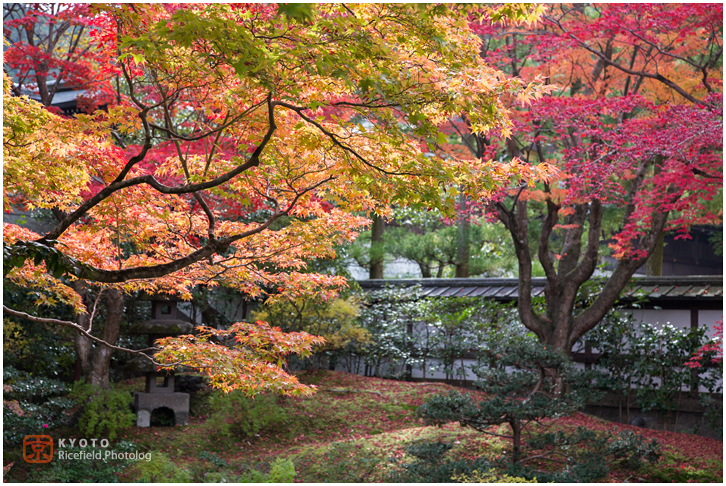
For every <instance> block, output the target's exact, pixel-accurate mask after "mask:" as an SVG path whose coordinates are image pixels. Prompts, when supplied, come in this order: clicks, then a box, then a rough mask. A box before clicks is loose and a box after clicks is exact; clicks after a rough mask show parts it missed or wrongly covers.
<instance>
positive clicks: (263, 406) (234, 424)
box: [206, 391, 288, 438]
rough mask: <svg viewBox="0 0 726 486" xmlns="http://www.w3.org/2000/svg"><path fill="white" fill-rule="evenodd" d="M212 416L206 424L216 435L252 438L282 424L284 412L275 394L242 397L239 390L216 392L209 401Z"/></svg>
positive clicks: (285, 417) (285, 415) (285, 413)
mask: <svg viewBox="0 0 726 486" xmlns="http://www.w3.org/2000/svg"><path fill="white" fill-rule="evenodd" d="M210 408H211V410H212V414H211V415H210V417H209V418H208V419H207V422H206V425H207V427H209V429H210V430H211V431H212V432H213V433H216V434H218V435H221V436H224V437H227V438H230V437H232V436H233V435H236V436H242V437H252V436H254V435H255V434H257V433H259V432H260V431H261V430H263V429H264V428H266V427H269V426H272V425H275V424H280V423H283V422H284V421H285V420H286V419H287V418H288V416H287V412H285V410H284V409H283V408H281V407H279V406H278V405H277V397H276V396H274V395H257V396H256V397H254V398H250V397H248V396H245V395H244V393H242V392H241V391H233V392H230V393H219V394H216V395H213V396H212V397H211V398H210Z"/></svg>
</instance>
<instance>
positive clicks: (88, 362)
mask: <svg viewBox="0 0 726 486" xmlns="http://www.w3.org/2000/svg"><path fill="white" fill-rule="evenodd" d="M74 289H75V290H76V292H78V294H79V295H81V297H82V298H83V300H84V303H85V304H86V307H87V308H88V309H91V308H93V303H92V302H90V299H89V292H88V288H87V287H86V285H85V282H83V281H78V282H76V284H74ZM104 302H105V304H106V319H105V321H104V324H103V332H102V335H101V336H100V338H101V339H103V340H104V341H105V342H107V343H108V344H116V341H117V340H118V337H119V333H120V331H121V321H122V318H123V313H124V297H123V292H121V291H120V290H118V289H107V290H105V291H104ZM78 324H79V325H80V326H82V327H83V329H85V330H87V331H88V330H89V329H90V331H91V334H93V335H94V336H98V334H97V329H98V328H95V329H94V327H93V324H94V323H92V322H91V315H90V314H88V313H84V314H81V315H80V316H78ZM73 344H74V345H73V347H74V349H75V351H76V355H77V359H78V364H77V368H76V376H75V378H76V379H80V378H81V377H83V378H85V380H86V383H88V384H90V385H93V386H97V387H101V388H108V387H109V384H110V381H109V372H110V367H111V354H112V352H113V351H112V350H111V349H109V348H108V347H106V346H102V345H93V344H92V342H91V340H90V339H88V338H87V337H86V336H83V335H81V334H80V333H76V336H75V340H74V343H73Z"/></svg>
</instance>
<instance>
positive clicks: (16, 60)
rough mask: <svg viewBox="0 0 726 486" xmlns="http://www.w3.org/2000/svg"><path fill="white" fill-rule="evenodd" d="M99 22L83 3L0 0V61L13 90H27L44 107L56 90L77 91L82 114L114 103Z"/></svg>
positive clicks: (112, 74)
mask: <svg viewBox="0 0 726 486" xmlns="http://www.w3.org/2000/svg"><path fill="white" fill-rule="evenodd" d="M100 21H101V19H100V18H99V17H97V16H96V15H94V14H93V13H92V12H91V9H90V6H89V5H88V4H82V3H75V4H58V3H34V4H25V3H9V4H4V5H3V35H4V38H5V40H6V41H7V42H8V48H7V49H6V50H5V52H4V56H3V62H4V64H5V66H6V67H7V68H8V69H9V71H10V72H12V73H13V81H14V83H13V91H14V93H15V94H16V95H18V96H19V95H20V94H21V93H22V92H23V91H24V90H28V91H30V92H32V93H34V94H36V95H37V97H38V98H39V99H40V102H41V103H42V104H43V105H45V106H50V105H51V103H52V102H53V98H54V96H55V95H56V93H58V91H59V90H60V89H62V88H67V87H70V88H73V89H76V90H82V91H81V92H80V96H79V99H78V105H79V107H80V108H81V109H82V110H83V111H87V112H91V111H93V110H94V109H95V108H96V107H97V106H100V105H104V104H109V103H114V102H115V101H116V100H117V95H116V91H115V90H114V88H113V85H112V83H111V80H112V79H113V78H114V77H115V75H117V74H118V72H117V70H116V68H115V66H114V64H113V57H114V54H115V53H114V52H113V50H110V49H106V48H104V47H103V38H102V37H101V36H100V35H99V34H100V32H101V29H100V27H101V25H100V23H99V22H100Z"/></svg>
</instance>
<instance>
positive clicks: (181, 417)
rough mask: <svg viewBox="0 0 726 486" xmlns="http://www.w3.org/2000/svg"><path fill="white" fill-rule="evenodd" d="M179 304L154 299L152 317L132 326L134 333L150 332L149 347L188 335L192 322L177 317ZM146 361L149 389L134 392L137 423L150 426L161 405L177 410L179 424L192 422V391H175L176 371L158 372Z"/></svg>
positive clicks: (176, 417) (175, 418)
mask: <svg viewBox="0 0 726 486" xmlns="http://www.w3.org/2000/svg"><path fill="white" fill-rule="evenodd" d="M176 305H177V303H176V302H175V301H170V300H153V301H152V302H151V320H149V321H144V322H141V323H138V324H136V325H134V326H132V328H131V332H132V333H134V334H146V335H148V343H149V347H151V346H153V345H154V341H156V340H157V339H159V338H163V337H169V336H177V335H179V334H189V333H190V332H191V331H192V328H193V325H192V323H191V322H187V321H183V320H180V319H179V318H178V310H177V306H176ZM145 364H146V366H145V372H146V373H145V374H146V390H145V391H144V393H135V394H134V410H136V425H137V426H138V427H149V426H150V425H151V413H152V412H153V411H154V410H156V409H158V408H162V407H166V408H169V409H171V410H172V411H173V412H174V421H175V423H176V425H189V394H188V393H175V392H174V372H173V371H168V372H167V371H162V372H157V371H156V370H155V369H154V366H153V365H151V363H149V362H148V361H146V362H145ZM160 381H162V382H161V383H160Z"/></svg>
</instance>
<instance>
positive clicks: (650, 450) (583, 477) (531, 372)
mask: <svg viewBox="0 0 726 486" xmlns="http://www.w3.org/2000/svg"><path fill="white" fill-rule="evenodd" d="M502 353H503V354H501V355H500V356H499V360H498V362H497V366H496V367H487V368H485V367H483V366H482V367H475V368H474V372H475V373H476V374H477V376H478V377H479V380H477V381H476V382H475V385H476V386H477V388H479V389H481V390H482V391H484V392H485V393H486V398H482V399H475V398H473V397H472V395H470V394H468V393H461V392H458V391H453V390H452V391H450V392H449V393H448V394H438V395H434V396H433V397H431V398H429V399H428V400H427V401H426V402H425V403H424V404H423V405H422V406H421V407H420V408H419V410H418V412H417V413H418V414H419V415H420V416H421V417H423V418H424V419H425V420H426V422H427V423H429V424H433V425H442V424H444V423H448V422H459V423H461V424H462V425H464V426H468V427H471V428H473V429H475V430H479V431H481V432H483V433H487V434H493V432H491V431H490V427H491V426H494V425H502V424H508V425H509V428H510V430H511V432H510V434H508V435H505V434H507V432H506V431H502V430H498V431H497V432H496V434H498V435H500V436H502V435H504V436H505V437H508V438H509V439H510V440H511V441H512V454H511V462H508V461H507V462H505V460H504V459H501V460H497V461H493V462H492V463H491V466H492V467H493V468H495V469H497V470H499V471H501V472H502V473H504V474H507V475H510V476H514V477H520V478H525V479H534V478H535V477H536V478H537V479H538V480H539V481H545V482H548V481H555V482H580V481H585V482H589V481H595V480H598V479H601V478H603V477H605V476H606V475H607V473H608V471H609V470H610V469H609V468H610V465H611V464H613V463H618V464H619V465H621V466H622V467H625V468H629V469H637V468H638V467H640V466H641V465H642V464H643V463H644V462H645V461H649V462H653V461H655V460H656V459H657V458H658V457H659V446H658V445H657V443H656V442H655V441H652V442H650V443H644V442H643V439H642V437H640V436H639V435H635V434H633V433H632V432H623V433H622V434H620V435H619V436H617V437H616V436H612V435H611V434H609V433H606V434H597V433H595V432H593V431H589V430H586V429H583V428H578V429H577V430H576V431H574V432H571V433H565V432H562V431H559V432H556V433H538V432H537V431H533V430H528V427H529V425H530V424H531V423H537V422H539V421H540V420H542V419H545V418H550V419H553V418H554V419H556V418H558V417H562V416H565V415H569V414H571V413H574V412H575V411H576V410H578V409H579V408H581V407H583V406H584V405H585V403H586V401H587V400H592V399H594V397H595V396H596V395H597V393H596V392H595V391H594V390H593V389H592V385H591V382H592V380H593V379H594V378H595V376H596V374H595V373H592V372H587V371H580V370H577V369H575V367H574V365H573V363H572V362H571V361H570V359H569V358H568V357H566V356H564V355H563V354H561V353H560V352H558V351H557V350H554V349H547V347H545V346H542V345H541V344H539V343H533V342H523V343H521V344H520V345H519V346H516V347H515V346H512V347H509V348H507V349H503V350H502ZM558 379H559V380H561V384H560V383H558ZM525 430H528V431H529V436H528V440H526V441H525V440H524V439H523V438H524V437H525V436H524V434H523V432H524V431H525ZM525 445H526V449H525V447H524V446H525ZM438 447H439V448H441V447H442V446H441V445H439V446H438ZM443 452H445V451H443V450H440V451H438V452H437V451H436V450H435V449H434V448H433V446H430V448H429V452H428V456H421V457H422V458H424V459H427V460H430V462H431V463H432V464H435V463H436V462H437V461H438V462H439V463H440V464H438V465H436V466H435V467H434V465H432V464H426V463H422V464H418V463H416V462H414V463H412V466H411V467H412V468H418V469H421V470H422V471H423V470H426V468H428V470H432V471H433V470H435V471H437V473H436V474H438V475H439V476H442V475H443V473H444V472H445V471H447V468H451V467H452V464H450V463H447V461H443V460H442V459H441V456H442V455H443ZM525 452H526V453H527V454H525ZM419 455H420V454H419ZM553 455H556V456H558V457H557V460H558V461H559V460H562V459H563V458H564V460H565V467H564V468H563V469H561V470H558V471H549V470H547V471H544V470H540V469H536V468H534V467H532V466H530V465H529V463H527V461H528V460H529V459H530V458H532V457H535V456H536V457H538V458H539V460H540V462H541V461H547V460H550V459H552V460H554V457H552V456H553ZM525 463H526V464H525ZM480 470H481V469H480ZM417 474H419V475H423V473H417ZM457 474H459V473H458V472H457ZM429 477H430V478H431V480H432V481H434V479H433V478H434V475H433V473H431V474H430V475H429Z"/></svg>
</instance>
